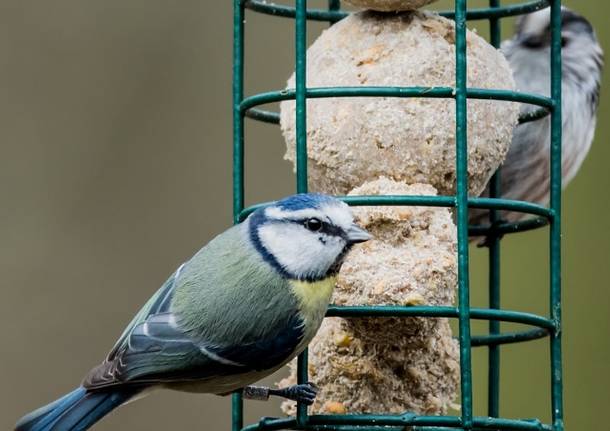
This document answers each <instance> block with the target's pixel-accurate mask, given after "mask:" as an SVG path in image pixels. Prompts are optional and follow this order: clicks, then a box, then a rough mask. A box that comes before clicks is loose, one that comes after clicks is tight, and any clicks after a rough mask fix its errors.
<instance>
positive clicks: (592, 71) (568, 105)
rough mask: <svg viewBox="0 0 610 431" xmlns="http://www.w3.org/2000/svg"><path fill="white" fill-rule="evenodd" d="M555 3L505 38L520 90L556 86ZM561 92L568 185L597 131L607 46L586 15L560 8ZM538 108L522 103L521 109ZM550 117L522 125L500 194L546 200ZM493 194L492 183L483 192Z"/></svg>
mask: <svg viewBox="0 0 610 431" xmlns="http://www.w3.org/2000/svg"><path fill="white" fill-rule="evenodd" d="M550 45H551V14H550V8H545V9H542V10H540V11H537V12H534V13H531V14H528V15H525V16H524V17H522V18H519V19H518V20H517V27H516V32H515V35H514V36H513V38H511V39H509V40H506V41H504V42H502V48H501V49H502V52H503V53H504V55H505V56H506V58H507V59H508V62H509V64H510V68H511V69H512V71H513V75H514V77H515V82H516V84H517V88H518V90H519V91H524V92H528V93H537V94H542V95H545V96H549V94H550V88H551V62H550V50H551V46H550ZM561 57H562V67H561V73H562V77H561V92H562V103H561V109H562V116H563V121H562V135H563V139H562V155H561V171H562V180H563V186H564V187H565V186H566V185H567V184H568V183H569V182H570V181H571V180H572V179H573V178H574V176H575V175H576V173H577V172H578V170H579V168H580V165H581V164H582V162H583V161H584V159H585V157H586V156H587V153H588V152H589V149H590V148H591V143H592V142H593V135H594V133H595V125H596V118H597V107H598V103H599V93H600V83H601V79H602V67H603V52H602V48H601V47H600V45H599V42H598V40H597V37H596V35H595V30H594V29H593V26H592V25H591V23H590V22H589V21H588V20H587V19H586V18H584V17H583V16H581V15H579V14H577V13H576V12H574V11H572V10H570V9H568V8H566V7H562V8H561ZM536 109H538V108H537V107H536V106H533V105H526V104H523V105H522V107H521V113H524V114H527V113H531V112H533V111H535V110H536ZM550 145H551V120H550V117H548V116H547V117H545V118H542V119H539V120H536V121H531V122H528V123H523V124H520V125H518V126H517V128H516V129H515V131H514V133H513V140H512V143H511V145H510V149H509V151H508V154H507V155H506V159H505V160H504V163H503V164H502V171H501V189H500V190H501V195H502V197H504V198H507V199H516V200H524V201H528V202H533V203H537V204H540V205H547V204H548V202H549V191H550ZM488 195H489V187H487V189H486V190H485V192H484V193H483V195H482V196H488ZM501 215H502V218H503V219H505V220H507V221H511V222H514V221H518V220H521V219H523V218H524V217H525V216H527V214H523V213H515V212H507V211H502V212H501ZM487 220H488V211H485V210H471V211H470V223H471V224H481V223H485V222H486V221H487Z"/></svg>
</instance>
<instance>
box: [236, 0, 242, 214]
mask: <svg viewBox="0 0 610 431" xmlns="http://www.w3.org/2000/svg"><path fill="white" fill-rule="evenodd" d="M243 98H244V2H243V0H234V1H233V222H234V223H239V213H240V212H241V210H242V209H243V208H244V116H243V115H242V113H241V109H240V104H241V101H242V100H243Z"/></svg>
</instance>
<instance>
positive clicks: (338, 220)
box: [320, 202, 354, 232]
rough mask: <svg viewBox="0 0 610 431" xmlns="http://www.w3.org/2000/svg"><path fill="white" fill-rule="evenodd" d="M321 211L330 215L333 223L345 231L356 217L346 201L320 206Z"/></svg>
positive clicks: (327, 215)
mask: <svg viewBox="0 0 610 431" xmlns="http://www.w3.org/2000/svg"><path fill="white" fill-rule="evenodd" d="M320 211H321V212H322V213H323V214H324V215H325V216H326V217H328V218H329V219H330V220H331V222H332V224H334V225H335V226H338V227H340V228H341V229H343V231H345V232H347V230H348V229H349V227H350V226H351V225H352V223H353V222H354V217H353V216H352V212H351V211H350V209H349V206H348V205H347V204H346V203H344V202H339V204H332V205H325V206H323V207H322V208H320Z"/></svg>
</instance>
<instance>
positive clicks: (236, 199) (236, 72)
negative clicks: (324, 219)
mask: <svg viewBox="0 0 610 431" xmlns="http://www.w3.org/2000/svg"><path fill="white" fill-rule="evenodd" d="M243 83H244V4H243V0H234V1H233V223H239V214H240V213H241V211H242V209H243V208H244V117H243V115H242V112H241V109H240V105H241V101H242V100H243V98H244V84H243ZM231 407H232V416H231V429H232V430H233V431H239V430H241V429H242V428H243V426H244V414H243V413H244V402H243V398H242V394H241V391H239V392H235V393H233V395H232V398H231Z"/></svg>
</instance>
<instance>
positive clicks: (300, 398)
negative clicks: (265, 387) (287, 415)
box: [269, 382, 318, 406]
mask: <svg viewBox="0 0 610 431" xmlns="http://www.w3.org/2000/svg"><path fill="white" fill-rule="evenodd" d="M269 394H270V395H275V396H278V397H283V398H286V399H289V400H292V401H296V402H298V403H303V404H305V405H307V406H310V405H312V404H313V402H314V400H315V399H316V395H318V387H317V386H316V385H315V384H313V383H312V382H307V383H304V384H302V385H293V386H288V387H287V388H283V389H270V390H269Z"/></svg>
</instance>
